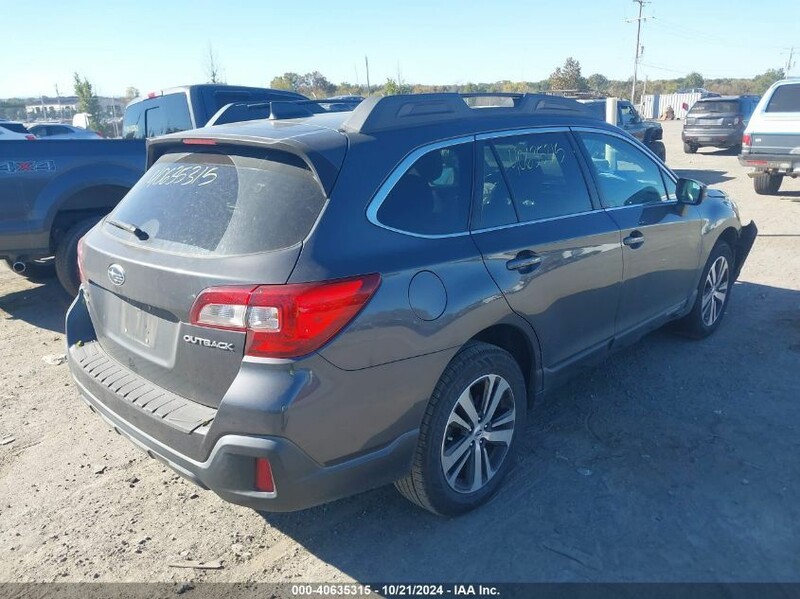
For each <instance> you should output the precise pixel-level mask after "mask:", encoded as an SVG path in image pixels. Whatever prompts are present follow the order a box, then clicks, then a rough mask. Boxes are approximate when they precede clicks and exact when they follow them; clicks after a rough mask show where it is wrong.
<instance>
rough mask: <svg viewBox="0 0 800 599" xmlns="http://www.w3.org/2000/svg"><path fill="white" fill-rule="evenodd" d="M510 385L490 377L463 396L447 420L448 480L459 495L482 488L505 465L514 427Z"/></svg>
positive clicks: (445, 455) (444, 448)
mask: <svg viewBox="0 0 800 599" xmlns="http://www.w3.org/2000/svg"><path fill="white" fill-rule="evenodd" d="M515 413H516V411H515V407H514V393H513V392H512V391H511V386H510V385H509V384H508V381H506V379H504V378H503V377H502V376H499V375H496V374H487V375H484V376H482V377H480V378H478V379H477V380H475V381H473V382H472V383H471V384H470V385H469V386H467V388H466V389H465V390H464V391H463V392H462V393H461V395H460V396H459V398H458V401H456V403H455V405H454V406H453V409H452V411H451V412H450V416H449V418H448V419H447V426H446V427H445V431H444V439H443V440H442V448H441V456H440V458H441V465H442V471H443V472H444V477H445V480H447V484H448V485H450V488H452V489H453V490H454V491H456V492H458V493H474V492H476V491H478V490H480V489H481V488H483V487H484V486H485V485H486V484H487V483H488V482H489V481H490V480H491V479H492V477H494V475H495V474H496V473H497V471H498V470H499V469H500V466H501V465H502V464H503V461H504V460H505V458H506V456H507V455H508V450H509V449H510V447H511V439H512V437H513V435H514V423H515Z"/></svg>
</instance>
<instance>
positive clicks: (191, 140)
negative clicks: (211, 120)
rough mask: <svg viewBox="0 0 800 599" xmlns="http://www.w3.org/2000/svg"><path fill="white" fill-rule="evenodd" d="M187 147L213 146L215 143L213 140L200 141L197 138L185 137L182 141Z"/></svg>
mask: <svg viewBox="0 0 800 599" xmlns="http://www.w3.org/2000/svg"><path fill="white" fill-rule="evenodd" d="M183 143H185V144H186V145H187V146H215V145H217V142H216V141H214V140H213V139H200V138H199V137H195V138H192V137H187V138H186V139H184V140H183Z"/></svg>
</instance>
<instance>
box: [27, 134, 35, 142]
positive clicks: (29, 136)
mask: <svg viewBox="0 0 800 599" xmlns="http://www.w3.org/2000/svg"><path fill="white" fill-rule="evenodd" d="M25 139H27V140H28V141H33V140H34V139H38V138H37V137H36V136H35V135H26V136H25Z"/></svg>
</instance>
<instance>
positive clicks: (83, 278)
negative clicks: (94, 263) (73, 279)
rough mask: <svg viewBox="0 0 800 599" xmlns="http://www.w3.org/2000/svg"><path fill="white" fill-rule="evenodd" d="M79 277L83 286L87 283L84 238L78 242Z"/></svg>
mask: <svg viewBox="0 0 800 599" xmlns="http://www.w3.org/2000/svg"><path fill="white" fill-rule="evenodd" d="M78 277H79V278H80V280H81V284H83V283H85V282H86V272H85V271H84V269H83V237H81V238H80V239H79V240H78Z"/></svg>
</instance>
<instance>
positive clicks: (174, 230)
mask: <svg viewBox="0 0 800 599" xmlns="http://www.w3.org/2000/svg"><path fill="white" fill-rule="evenodd" d="M324 203H325V195H324V193H323V191H322V188H321V187H320V186H319V183H317V181H316V179H315V178H314V175H313V174H312V172H311V170H310V169H309V168H308V166H307V165H306V164H305V163H304V162H303V161H302V160H300V159H299V158H297V157H295V156H292V155H290V154H285V153H282V152H269V153H264V152H261V153H258V154H249V155H236V154H218V153H174V154H167V155H165V156H162V157H161V158H160V159H159V160H158V162H156V163H155V164H154V165H153V166H152V167H151V168H150V169H149V170H148V171H147V173H145V175H144V176H143V177H142V178H141V179H140V180H139V182H138V183H137V184H136V185H135V186H134V187H133V189H131V191H130V192H128V195H126V196H125V198H124V199H123V200H122V202H120V203H119V205H118V206H117V208H116V209H115V210H114V211H113V212H112V213H111V215H110V216H109V218H110V219H112V220H116V221H118V222H123V223H127V224H130V225H135V226H137V227H139V228H140V229H142V230H143V231H144V232H145V233H147V235H148V236H149V238H148V239H146V240H144V241H138V240H137V239H136V238H135V237H134V236H133V235H130V234H129V233H127V232H125V231H121V230H119V229H117V228H116V227H112V226H110V225H106V230H107V231H108V232H109V233H111V234H113V235H116V236H119V237H121V238H124V239H126V240H128V241H132V242H136V243H141V244H142V245H145V246H147V247H152V248H154V249H161V250H164V251H168V252H174V253H180V254H190V255H209V256H232V255H239V254H253V253H258V252H268V251H272V250H277V249H281V248H286V247H289V246H292V245H295V244H297V243H299V242H300V241H302V240H303V239H304V238H305V237H306V235H308V233H309V231H311V227H312V226H313V224H314V222H315V221H316V219H317V217H318V216H319V213H320V211H321V210H322V206H323V204H324Z"/></svg>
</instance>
